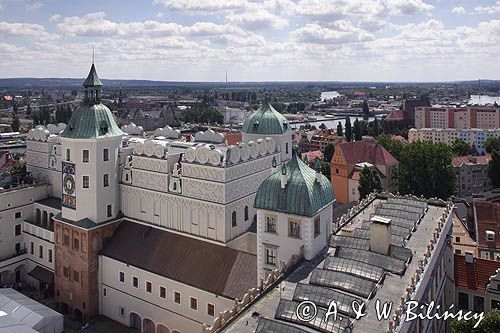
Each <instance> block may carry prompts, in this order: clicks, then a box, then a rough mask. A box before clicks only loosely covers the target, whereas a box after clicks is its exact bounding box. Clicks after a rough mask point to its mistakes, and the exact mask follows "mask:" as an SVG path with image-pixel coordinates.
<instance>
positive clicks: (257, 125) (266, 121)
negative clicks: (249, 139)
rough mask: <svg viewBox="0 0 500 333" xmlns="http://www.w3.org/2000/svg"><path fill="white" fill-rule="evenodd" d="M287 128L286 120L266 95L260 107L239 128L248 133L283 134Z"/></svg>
mask: <svg viewBox="0 0 500 333" xmlns="http://www.w3.org/2000/svg"><path fill="white" fill-rule="evenodd" d="M289 130H290V127H289V125H288V120H287V119H286V118H285V117H284V116H283V115H282V114H281V113H279V112H278V111H276V110H275V109H274V108H273V107H272V105H271V104H270V103H269V101H268V99H267V96H266V98H265V100H264V102H263V103H262V106H261V107H260V109H258V110H257V111H255V112H254V113H253V114H252V115H251V116H250V117H248V118H247V119H246V120H245V122H244V123H243V128H242V129H241V131H242V132H244V133H249V134H283V133H285V132H286V131H289Z"/></svg>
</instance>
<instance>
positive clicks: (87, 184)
mask: <svg viewBox="0 0 500 333" xmlns="http://www.w3.org/2000/svg"><path fill="white" fill-rule="evenodd" d="M89 187H90V178H89V176H83V188H89Z"/></svg>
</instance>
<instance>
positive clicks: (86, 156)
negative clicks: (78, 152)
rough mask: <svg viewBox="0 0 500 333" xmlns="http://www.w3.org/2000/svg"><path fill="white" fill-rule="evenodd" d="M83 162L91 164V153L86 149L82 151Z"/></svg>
mask: <svg viewBox="0 0 500 333" xmlns="http://www.w3.org/2000/svg"><path fill="white" fill-rule="evenodd" d="M82 162H83V163H88V162H89V151H88V149H84V150H83V151H82Z"/></svg>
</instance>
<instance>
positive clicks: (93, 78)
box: [83, 63, 102, 88]
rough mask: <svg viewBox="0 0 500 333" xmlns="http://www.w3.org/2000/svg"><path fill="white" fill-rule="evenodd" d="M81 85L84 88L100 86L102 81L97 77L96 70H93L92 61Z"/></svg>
mask: <svg viewBox="0 0 500 333" xmlns="http://www.w3.org/2000/svg"><path fill="white" fill-rule="evenodd" d="M83 86H84V87H85V88H88V87H100V86H102V82H101V80H100V79H99V76H97V71H96V70H95V66H94V64H93V63H92V67H90V72H89V75H87V78H86V79H85V81H84V82H83Z"/></svg>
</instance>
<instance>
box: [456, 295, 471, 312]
mask: <svg viewBox="0 0 500 333" xmlns="http://www.w3.org/2000/svg"><path fill="white" fill-rule="evenodd" d="M458 308H459V309H461V310H469V295H468V294H465V293H460V292H459V293H458Z"/></svg>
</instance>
